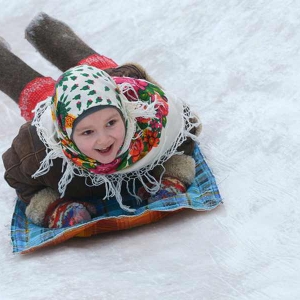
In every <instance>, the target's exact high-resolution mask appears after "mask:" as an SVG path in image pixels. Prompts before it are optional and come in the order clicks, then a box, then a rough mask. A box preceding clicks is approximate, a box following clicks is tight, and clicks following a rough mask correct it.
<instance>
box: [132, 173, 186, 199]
mask: <svg viewBox="0 0 300 300" xmlns="http://www.w3.org/2000/svg"><path fill="white" fill-rule="evenodd" d="M185 192H186V187H185V184H184V183H183V182H182V181H180V180H179V179H178V178H176V177H173V176H166V175H165V176H163V177H162V180H161V185H160V189H159V190H158V192H157V193H156V194H155V195H150V194H149V193H148V192H147V191H146V190H145V188H144V187H141V188H140V189H139V190H138V192H137V195H138V196H139V197H140V198H141V199H142V200H148V204H150V203H152V202H155V201H158V200H162V199H165V198H169V197H172V196H175V195H177V194H182V193H185Z"/></svg>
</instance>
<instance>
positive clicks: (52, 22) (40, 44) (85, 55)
mask: <svg viewBox="0 0 300 300" xmlns="http://www.w3.org/2000/svg"><path fill="white" fill-rule="evenodd" d="M25 38H26V39H27V40H28V41H29V42H30V43H31V44H32V45H33V46H34V47H35V48H36V49H37V50H38V51H39V52H40V53H41V54H42V55H43V56H44V57H45V58H46V59H47V60H49V61H50V62H51V63H52V64H53V65H55V66H56V67H58V68H59V69H60V70H61V71H66V70H68V69H69V68H71V67H74V66H76V65H78V64H81V65H82V64H88V65H91V66H94V67H97V68H100V69H106V68H112V67H115V66H117V64H116V63H115V62H114V61H113V60H111V59H109V58H107V57H105V56H102V55H99V54H98V53H96V52H95V51H94V50H93V49H92V48H90V47H89V46H88V45H87V44H86V43H85V42H83V41H82V40H81V39H80V38H79V37H78V36H77V35H76V34H75V33H74V31H73V30H72V29H71V28H70V27H69V26H68V25H66V24H65V23H63V22H61V21H59V20H57V19H54V18H51V17H50V16H48V15H47V14H45V13H40V14H39V15H37V16H36V17H35V18H34V19H33V20H32V21H31V22H30V24H29V25H28V26H27V28H26V30H25Z"/></svg>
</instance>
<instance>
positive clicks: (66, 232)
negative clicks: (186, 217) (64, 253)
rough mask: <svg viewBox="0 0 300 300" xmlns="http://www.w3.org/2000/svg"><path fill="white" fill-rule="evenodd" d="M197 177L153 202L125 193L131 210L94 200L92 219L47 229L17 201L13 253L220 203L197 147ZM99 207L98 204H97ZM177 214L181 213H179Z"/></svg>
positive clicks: (12, 230)
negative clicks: (175, 192) (181, 189)
mask: <svg viewBox="0 0 300 300" xmlns="http://www.w3.org/2000/svg"><path fill="white" fill-rule="evenodd" d="M194 158H195V160H196V178H195V180H194V182H193V184H192V185H191V186H190V187H189V188H188V190H187V192H186V193H185V194H179V195H176V196H174V197H170V198H166V199H163V200H159V201H156V202H154V203H151V204H149V205H148V204H146V203H145V202H144V203H143V202H140V203H137V201H136V200H135V199H134V198H133V197H132V196H130V195H126V196H124V202H123V203H124V204H127V205H130V206H131V207H135V208H136V211H135V212H134V213H128V212H126V211H124V210H122V209H121V208H120V207H119V205H118V203H117V201H116V200H115V199H109V200H107V201H101V203H99V201H97V205H98V211H102V214H101V215H100V216H98V217H96V218H94V219H92V220H91V221H89V222H87V223H84V224H80V225H75V226H71V227H65V228H60V229H49V228H44V227H40V226H37V225H35V224H33V223H32V222H31V221H30V220H29V219H27V217H26V216H25V207H26V206H25V204H24V203H23V202H22V201H20V200H17V203H16V207H15V211H14V214H13V219H12V224H11V239H12V244H13V252H19V253H22V254H25V253H29V252H33V251H35V250H37V249H39V248H42V247H47V246H50V245H56V244H59V243H62V242H63V241H66V240H68V239H70V238H72V237H75V236H76V237H78V236H79V237H89V236H91V235H96V234H99V233H104V232H109V231H117V230H124V229H129V228H133V227H136V226H141V225H144V224H149V223H153V222H156V221H158V220H160V219H162V218H163V217H165V216H168V215H170V214H174V213H176V212H178V211H179V210H181V209H187V208H189V209H193V210H197V211H205V210H212V209H214V208H215V207H217V206H218V205H219V204H220V203H221V197H220V194H219V190H218V187H217V185H216V182H215V178H214V176H213V175H212V173H211V171H210V169H209V167H208V166H207V164H206V162H205V160H204V158H203V156H202V154H201V152H200V149H199V147H198V146H196V147H195V150H194ZM99 206H100V207H99ZM179 217H180V216H179Z"/></svg>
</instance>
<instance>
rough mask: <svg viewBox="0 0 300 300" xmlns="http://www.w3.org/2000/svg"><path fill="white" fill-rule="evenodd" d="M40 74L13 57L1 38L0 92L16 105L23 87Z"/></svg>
mask: <svg viewBox="0 0 300 300" xmlns="http://www.w3.org/2000/svg"><path fill="white" fill-rule="evenodd" d="M37 77H42V75H41V74H39V73H38V72H36V71H35V70H33V69H32V68H31V67H29V66H28V65H27V64H26V63H24V62H23V61H22V60H21V59H20V58H19V57H17V56H16V55H14V54H13V53H12V52H11V51H10V50H9V47H8V46H7V43H6V42H5V40H4V39H3V38H1V42H0V90H1V91H2V92H3V93H5V94H6V95H8V96H9V97H10V98H12V99H13V100H14V101H15V102H16V103H18V100H19V96H20V93H21V91H22V90H23V88H24V87H25V85H26V84H27V83H28V82H30V81H32V80H33V79H35V78H37Z"/></svg>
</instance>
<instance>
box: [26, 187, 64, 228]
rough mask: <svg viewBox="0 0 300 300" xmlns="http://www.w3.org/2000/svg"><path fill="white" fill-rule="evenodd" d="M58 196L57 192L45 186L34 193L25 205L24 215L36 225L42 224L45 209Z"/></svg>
mask: <svg viewBox="0 0 300 300" xmlns="http://www.w3.org/2000/svg"><path fill="white" fill-rule="evenodd" d="M58 198H59V194H58V193H57V192H56V191H54V190H52V189H50V188H46V189H43V190H41V191H40V192H38V193H36V194H35V195H34V196H33V197H32V198H31V201H30V203H29V205H28V206H27V207H26V211H25V214H26V216H27V217H28V218H29V219H30V220H31V221H32V222H33V223H34V224H36V225H40V226H41V225H42V224H43V221H44V218H45V214H46V211H47V209H48V207H49V205H50V204H51V203H53V202H54V201H55V200H56V199H58Z"/></svg>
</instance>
